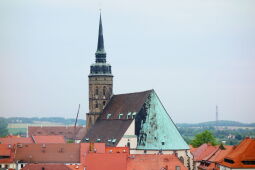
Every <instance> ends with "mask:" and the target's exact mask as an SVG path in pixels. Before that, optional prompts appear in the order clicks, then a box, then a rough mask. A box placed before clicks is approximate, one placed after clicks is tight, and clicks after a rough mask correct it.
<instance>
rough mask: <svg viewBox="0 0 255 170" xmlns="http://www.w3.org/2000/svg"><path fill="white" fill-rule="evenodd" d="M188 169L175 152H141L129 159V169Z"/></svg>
mask: <svg viewBox="0 0 255 170" xmlns="http://www.w3.org/2000/svg"><path fill="white" fill-rule="evenodd" d="M177 167H179V169H180V170H188V168H186V167H185V166H184V165H183V163H182V162H181V161H180V160H179V159H178V158H177V157H176V156H175V155H173V154H169V155H168V154H166V155H155V154H139V155H130V156H129V157H128V161H127V170H134V169H139V170H148V169H177Z"/></svg>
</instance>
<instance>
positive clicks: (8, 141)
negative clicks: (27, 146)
mask: <svg viewBox="0 0 255 170" xmlns="http://www.w3.org/2000/svg"><path fill="white" fill-rule="evenodd" d="M0 143H1V144H11V145H13V144H17V143H33V140H32V139H31V138H30V137H29V138H24V137H20V136H7V137H4V138H0Z"/></svg>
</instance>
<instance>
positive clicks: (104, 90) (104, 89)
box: [103, 86, 106, 96]
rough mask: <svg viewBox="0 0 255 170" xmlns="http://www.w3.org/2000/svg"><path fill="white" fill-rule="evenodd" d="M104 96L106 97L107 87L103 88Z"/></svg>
mask: <svg viewBox="0 0 255 170" xmlns="http://www.w3.org/2000/svg"><path fill="white" fill-rule="evenodd" d="M103 95H104V96H105V95H106V87H105V86H104V87H103Z"/></svg>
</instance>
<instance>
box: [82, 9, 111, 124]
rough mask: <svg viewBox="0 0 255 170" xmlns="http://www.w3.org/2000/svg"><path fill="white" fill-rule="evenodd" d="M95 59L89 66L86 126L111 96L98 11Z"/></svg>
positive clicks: (109, 73) (109, 74) (94, 120)
mask: <svg viewBox="0 0 255 170" xmlns="http://www.w3.org/2000/svg"><path fill="white" fill-rule="evenodd" d="M95 56H96V61H95V63H94V64H92V65H91V66H90V74H89V76H88V77H89V113H87V115H86V124H87V125H86V126H87V128H90V127H91V126H92V125H93V124H94V123H95V122H96V120H97V118H98V117H99V116H100V114H101V112H102V111H103V109H104V107H105V106H106V104H107V102H108V101H109V100H110V98H111V96H112V86H113V75H112V71H111V65H110V64H108V63H106V52H105V49H104V37H103V26H102V19H101V13H100V19H99V32H98V43H97V51H96V54H95Z"/></svg>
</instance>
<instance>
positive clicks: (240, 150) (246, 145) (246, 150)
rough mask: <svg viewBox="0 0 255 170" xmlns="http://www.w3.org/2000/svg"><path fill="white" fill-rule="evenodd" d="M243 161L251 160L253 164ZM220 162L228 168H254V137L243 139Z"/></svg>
mask: <svg viewBox="0 0 255 170" xmlns="http://www.w3.org/2000/svg"><path fill="white" fill-rule="evenodd" d="M243 161H253V165H248V164H246V163H245V162H243ZM230 162H233V163H230ZM220 164H221V165H223V166H226V167H230V168H255V139H250V138H246V139H244V140H243V141H242V142H241V143H240V144H239V145H238V146H237V147H236V148H234V149H233V150H232V151H231V152H230V153H229V154H228V155H227V156H226V157H224V160H223V161H221V162H220Z"/></svg>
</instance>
